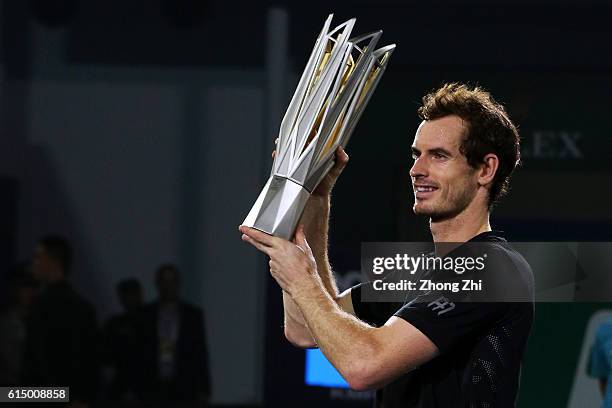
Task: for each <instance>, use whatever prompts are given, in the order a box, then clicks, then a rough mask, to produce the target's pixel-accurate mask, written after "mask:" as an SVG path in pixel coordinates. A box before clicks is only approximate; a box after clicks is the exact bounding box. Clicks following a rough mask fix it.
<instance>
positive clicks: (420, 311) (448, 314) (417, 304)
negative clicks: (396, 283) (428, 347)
mask: <svg viewBox="0 0 612 408" xmlns="http://www.w3.org/2000/svg"><path fill="white" fill-rule="evenodd" d="M508 307H510V304H507V303H473V302H452V301H450V300H449V299H448V298H447V297H445V296H443V295H440V296H433V297H431V298H427V297H426V298H422V299H417V300H416V301H414V302H411V303H409V304H406V305H404V306H403V307H402V308H401V309H399V310H398V311H397V312H396V313H395V316H397V317H400V318H402V319H404V320H405V321H407V322H408V323H410V324H412V325H413V326H415V327H416V328H417V329H419V330H420V331H421V332H422V333H423V334H425V336H427V338H429V340H431V341H432V342H433V343H434V344H435V345H436V346H437V347H438V350H439V351H440V353H441V354H443V353H445V352H446V351H448V350H450V349H452V348H453V347H454V346H456V345H458V344H460V343H463V342H470V341H473V340H474V339H476V338H477V337H479V336H482V335H483V334H484V332H485V331H486V329H487V328H489V327H491V324H492V323H493V322H495V321H496V320H497V319H499V318H500V317H501V316H502V315H503V313H504V310H506V309H507V308H508Z"/></svg>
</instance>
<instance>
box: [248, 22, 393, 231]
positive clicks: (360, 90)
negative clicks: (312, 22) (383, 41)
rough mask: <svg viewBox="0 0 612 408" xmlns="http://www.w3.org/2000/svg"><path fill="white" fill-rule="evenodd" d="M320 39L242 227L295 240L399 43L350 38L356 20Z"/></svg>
mask: <svg viewBox="0 0 612 408" xmlns="http://www.w3.org/2000/svg"><path fill="white" fill-rule="evenodd" d="M332 17H333V14H331V15H330V16H329V17H328V18H327V20H326V21H325V24H324V26H323V30H321V34H319V38H317V42H316V43H315V46H314V49H313V51H312V54H311V55H310V58H309V59H308V63H307V64H306V68H305V69H304V72H303V73H302V77H301V78H300V82H299V84H298V86H297V89H296V90H295V94H294V95H293V98H292V99H291V102H290V103H289V107H288V108H287V112H286V113H285V117H284V118H283V121H282V123H281V126H280V132H279V136H278V143H277V145H276V156H275V158H274V163H273V165H272V173H271V175H270V178H269V179H268V181H267V183H266V185H265V186H264V188H263V190H262V191H261V193H260V194H259V197H258V198H257V201H255V204H254V205H253V208H251V211H250V212H249V214H248V215H247V217H246V219H245V220H244V222H243V223H242V224H243V225H246V226H248V227H253V228H256V229H258V230H261V231H264V232H267V233H268V234H272V235H274V236H277V237H281V238H285V239H290V238H291V237H292V236H293V233H294V231H295V228H296V225H297V223H298V221H299V219H300V216H301V215H302V212H303V210H304V207H305V206H306V202H307V201H308V198H309V197H310V193H311V192H312V191H313V190H314V189H315V188H316V187H317V185H318V184H319V182H321V180H322V179H323V178H324V177H325V175H326V174H327V172H328V171H329V170H330V169H331V168H332V167H333V165H334V158H335V155H334V154H335V151H336V149H337V148H338V146H346V144H347V143H348V141H349V138H350V136H351V134H352V133H353V129H355V126H356V125H357V121H358V120H359V118H360V117H361V114H362V113H363V110H364V108H365V106H366V105H367V103H368V101H369V100H370V97H371V96H372V93H373V92H374V89H375V88H376V85H377V84H378V81H380V78H381V77H382V75H383V72H384V71H385V68H386V66H387V63H388V62H389V58H390V57H391V54H392V53H393V50H394V49H395V44H392V45H388V46H386V47H382V48H379V49H375V47H376V44H377V43H378V40H379V39H380V37H381V35H382V31H380V30H379V31H375V32H373V33H369V34H365V35H362V36H358V37H353V38H350V39H349V37H350V35H351V31H352V30H353V26H354V25H355V19H354V18H353V19H351V20H349V21H347V22H345V23H342V24H340V25H339V26H338V27H336V28H334V29H333V30H331V31H329V27H330V24H331V21H332Z"/></svg>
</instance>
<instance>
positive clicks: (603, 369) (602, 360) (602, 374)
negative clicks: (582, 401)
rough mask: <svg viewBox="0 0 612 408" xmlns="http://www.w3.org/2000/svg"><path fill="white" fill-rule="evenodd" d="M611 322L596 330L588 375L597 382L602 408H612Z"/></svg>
mask: <svg viewBox="0 0 612 408" xmlns="http://www.w3.org/2000/svg"><path fill="white" fill-rule="evenodd" d="M611 367H612V321H608V322H604V323H602V324H601V326H599V328H598V329H597V333H596V334H595V344H593V347H592V349H591V356H590V359H589V365H588V374H589V375H590V376H591V377H593V378H597V379H598V380H599V389H600V391H601V395H602V397H603V404H602V407H603V408H612V388H611V387H610V381H609V380H610V375H611V374H612V369H611Z"/></svg>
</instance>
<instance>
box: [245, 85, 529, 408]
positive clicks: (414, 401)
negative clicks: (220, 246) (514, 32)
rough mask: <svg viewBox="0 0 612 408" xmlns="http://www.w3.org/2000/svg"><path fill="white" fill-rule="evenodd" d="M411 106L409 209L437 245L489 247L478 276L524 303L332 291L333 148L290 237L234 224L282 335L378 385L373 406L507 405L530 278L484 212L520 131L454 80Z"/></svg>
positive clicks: (342, 157) (507, 172)
mask: <svg viewBox="0 0 612 408" xmlns="http://www.w3.org/2000/svg"><path fill="white" fill-rule="evenodd" d="M418 113H419V116H420V118H421V119H422V122H421V124H420V126H419V128H418V130H417V132H416V135H415V138H414V141H413V144H412V155H413V159H414V164H413V166H412V168H411V169H410V176H411V179H412V185H413V192H414V206H413V211H414V213H415V214H417V215H423V216H427V217H429V219H430V229H431V234H432V237H433V241H434V243H436V244H439V243H444V242H452V243H468V242H477V243H479V244H486V245H489V247H488V248H489V250H490V254H491V255H494V256H491V257H490V258H494V260H495V261H494V262H488V266H487V268H486V270H485V271H484V273H485V276H487V275H489V276H503V278H504V279H505V281H506V282H508V281H510V282H512V284H513V286H514V289H515V290H517V289H518V291H520V292H522V293H523V295H524V296H522V299H523V300H525V299H526V300H527V301H522V302H489V303H482V302H471V301H467V299H464V300H465V301H453V302H451V301H450V300H448V299H447V298H445V297H444V296H443V295H444V293H432V292H428V293H427V294H425V295H423V296H417V297H415V298H413V299H410V301H408V302H406V303H403V304H396V303H379V302H366V301H365V300H362V291H363V290H364V289H367V287H368V285H371V283H363V284H361V285H357V286H356V287H353V288H351V289H349V290H347V291H345V292H343V293H338V289H337V287H336V285H335V281H334V277H333V273H332V271H331V267H330V265H329V261H328V257H327V233H328V220H329V208H330V195H331V191H332V188H333V185H334V183H335V181H336V179H337V178H338V176H339V175H340V173H341V172H342V170H343V168H344V167H345V165H346V164H347V162H348V156H347V155H346V153H345V152H344V151H343V150H342V149H339V150H338V152H337V154H336V165H335V167H334V168H333V169H332V171H330V173H329V174H328V176H327V177H326V178H325V179H324V181H323V182H322V183H321V184H320V185H319V186H318V187H317V189H316V190H315V191H314V192H313V194H312V196H311V198H310V201H309V203H308V205H307V207H306V210H305V211H304V214H303V216H302V220H301V225H300V226H299V227H298V229H297V231H296V234H295V238H294V240H293V241H292V242H290V241H286V240H283V239H280V238H276V237H271V236H269V235H267V234H265V233H263V232H260V231H257V230H254V229H251V228H247V227H244V226H241V227H240V231H241V232H242V233H243V235H242V239H243V240H244V241H246V242H248V243H250V244H252V245H254V246H255V247H256V248H257V249H259V250H260V251H262V252H264V253H266V254H267V255H268V256H269V257H270V262H269V264H270V272H271V274H272V276H273V277H274V279H275V280H276V281H277V282H278V284H279V286H280V287H281V289H282V290H283V304H284V309H285V336H286V337H287V339H288V340H289V341H290V342H291V343H293V344H294V345H296V346H298V347H319V348H320V349H321V351H322V352H323V353H324V354H325V356H326V357H327V358H328V359H329V361H330V362H331V363H332V364H333V365H334V366H335V367H336V369H337V370H338V371H339V372H340V374H342V376H343V377H344V378H345V379H346V380H347V381H348V383H349V384H350V386H351V387H352V388H353V389H356V390H366V389H377V390H378V391H377V397H376V403H377V406H379V407H384V408H391V407H513V406H515V405H516V399H517V398H516V397H517V394H518V387H519V377H520V367H521V359H522V356H523V353H524V349H525V344H526V341H527V338H528V335H529V331H530V328H531V324H532V320H533V277H532V273H531V269H530V268H529V265H528V264H527V263H526V262H525V260H524V259H523V258H522V257H521V256H520V255H519V254H518V253H517V252H516V251H514V250H513V249H512V248H511V247H510V245H509V244H508V243H507V242H506V241H505V239H504V238H503V237H502V236H501V234H500V233H499V232H494V231H492V229H491V225H490V222H489V216H490V213H491V210H492V208H493V206H494V204H495V203H496V202H497V201H498V200H499V199H500V198H501V197H502V196H503V195H504V194H505V193H506V192H507V189H508V183H509V179H510V176H511V174H512V172H513V170H514V168H515V167H516V165H517V164H518V162H519V158H520V149H519V137H518V132H517V130H516V128H515V126H514V125H513V124H512V122H511V121H510V119H509V118H508V115H507V114H506V112H505V110H504V108H503V107H502V106H501V105H500V104H498V103H497V102H495V101H494V100H493V98H492V97H491V96H490V94H489V93H488V92H485V91H483V90H482V89H480V88H471V87H468V86H465V85H460V84H446V85H444V86H442V87H441V88H440V89H438V90H436V91H434V92H432V93H431V94H428V95H426V96H425V97H424V98H423V106H421V107H420V108H419V110H418ZM307 239H308V241H309V242H310V245H309V242H307ZM490 260H493V259H490ZM422 272H423V273H427V271H422ZM423 276H425V275H423ZM459 300H461V299H459Z"/></svg>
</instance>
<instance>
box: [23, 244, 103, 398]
mask: <svg viewBox="0 0 612 408" xmlns="http://www.w3.org/2000/svg"><path fill="white" fill-rule="evenodd" d="M71 264H72V247H71V245H70V243H69V242H68V240H67V239H66V238H64V237H61V236H59V235H49V236H46V237H43V238H42V239H41V240H40V241H39V242H38V245H37V246H36V249H35V252H34V256H33V260H32V273H33V276H34V278H35V279H36V280H37V281H38V282H39V283H40V284H41V286H42V292H41V294H40V295H39V296H38V298H37V299H36V300H35V301H34V303H33V304H32V309H31V313H30V314H29V316H28V320H27V324H26V338H25V345H24V373H23V381H22V382H21V385H24V386H39V387H40V386H68V387H70V400H71V406H73V407H88V406H91V402H92V401H93V400H94V398H95V397H96V391H97V380H98V352H99V347H98V340H97V339H98V330H97V320H96V313H95V310H94V308H93V306H92V305H91V304H90V303H89V302H88V301H87V300H85V299H84V298H83V297H82V296H80V295H79V294H78V293H77V292H76V291H75V290H74V288H73V287H72V285H71V284H70V282H69V281H68V274H69V273H70V270H71Z"/></svg>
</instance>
